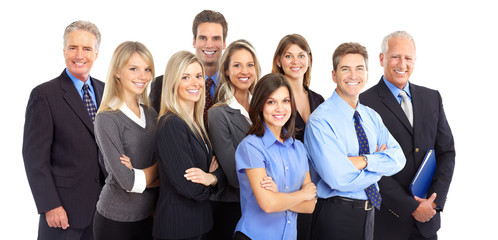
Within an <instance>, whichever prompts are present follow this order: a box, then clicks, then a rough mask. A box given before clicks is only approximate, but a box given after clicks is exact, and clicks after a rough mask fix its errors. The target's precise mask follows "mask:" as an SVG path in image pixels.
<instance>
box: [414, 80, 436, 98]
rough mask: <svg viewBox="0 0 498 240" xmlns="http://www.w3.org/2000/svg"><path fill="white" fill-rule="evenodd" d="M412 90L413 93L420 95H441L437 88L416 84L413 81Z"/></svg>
mask: <svg viewBox="0 0 498 240" xmlns="http://www.w3.org/2000/svg"><path fill="white" fill-rule="evenodd" d="M410 91H412V95H420V96H423V97H427V96H430V97H439V96H440V94H439V91H437V90H435V89H431V88H428V87H424V86H420V85H416V84H413V83H410Z"/></svg>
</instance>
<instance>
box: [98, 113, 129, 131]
mask: <svg viewBox="0 0 498 240" xmlns="http://www.w3.org/2000/svg"><path fill="white" fill-rule="evenodd" d="M123 116H124V115H123V114H122V113H121V111H119V110H113V111H102V112H99V113H97V116H95V126H97V127H98V126H106V125H108V124H109V123H112V124H114V123H116V122H119V121H120V119H121V118H122V117H123Z"/></svg>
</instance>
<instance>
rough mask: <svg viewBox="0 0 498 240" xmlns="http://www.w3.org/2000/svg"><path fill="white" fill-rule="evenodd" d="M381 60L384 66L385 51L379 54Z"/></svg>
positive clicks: (381, 64)
mask: <svg viewBox="0 0 498 240" xmlns="http://www.w3.org/2000/svg"><path fill="white" fill-rule="evenodd" d="M379 61H380V66H381V67H384V54H383V53H380V54H379Z"/></svg>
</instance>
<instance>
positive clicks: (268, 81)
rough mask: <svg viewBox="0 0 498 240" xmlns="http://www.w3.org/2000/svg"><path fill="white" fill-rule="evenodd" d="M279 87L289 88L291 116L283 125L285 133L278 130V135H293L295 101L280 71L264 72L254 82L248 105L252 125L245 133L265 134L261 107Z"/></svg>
mask: <svg viewBox="0 0 498 240" xmlns="http://www.w3.org/2000/svg"><path fill="white" fill-rule="evenodd" d="M280 87H286V88H287V90H289V97H290V100H291V116H290V118H289V120H287V122H286V123H285V125H284V127H285V129H286V130H287V133H286V134H285V135H283V134H284V132H283V131H282V132H280V137H281V138H283V139H284V140H285V139H288V138H290V137H294V130H295V122H296V113H297V110H296V102H295V100H294V95H293V94H292V88H291V86H290V84H289V81H288V80H287V78H285V76H284V75H282V74H281V73H269V74H266V75H265V76H263V77H262V78H261V79H260V80H259V81H258V83H257V84H256V87H255V88H254V95H253V96H252V99H251V105H250V106H249V117H250V118H251V121H252V125H251V128H249V131H248V133H247V134H255V135H256V136H258V137H262V136H263V135H264V134H265V126H264V125H263V122H264V117H263V108H264V106H265V104H266V101H267V100H268V98H269V97H270V95H271V94H272V93H273V92H275V91H276V90H277V89H279V88H280Z"/></svg>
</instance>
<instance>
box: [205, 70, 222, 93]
mask: <svg viewBox="0 0 498 240" xmlns="http://www.w3.org/2000/svg"><path fill="white" fill-rule="evenodd" d="M204 77H205V78H204V79H208V78H211V79H213V83H214V84H213V85H212V86H211V88H210V89H209V92H210V93H211V97H214V93H215V92H216V87H217V86H218V82H220V81H219V79H218V72H216V73H215V74H214V75H213V76H211V77H210V76H208V75H205V76H204Z"/></svg>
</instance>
